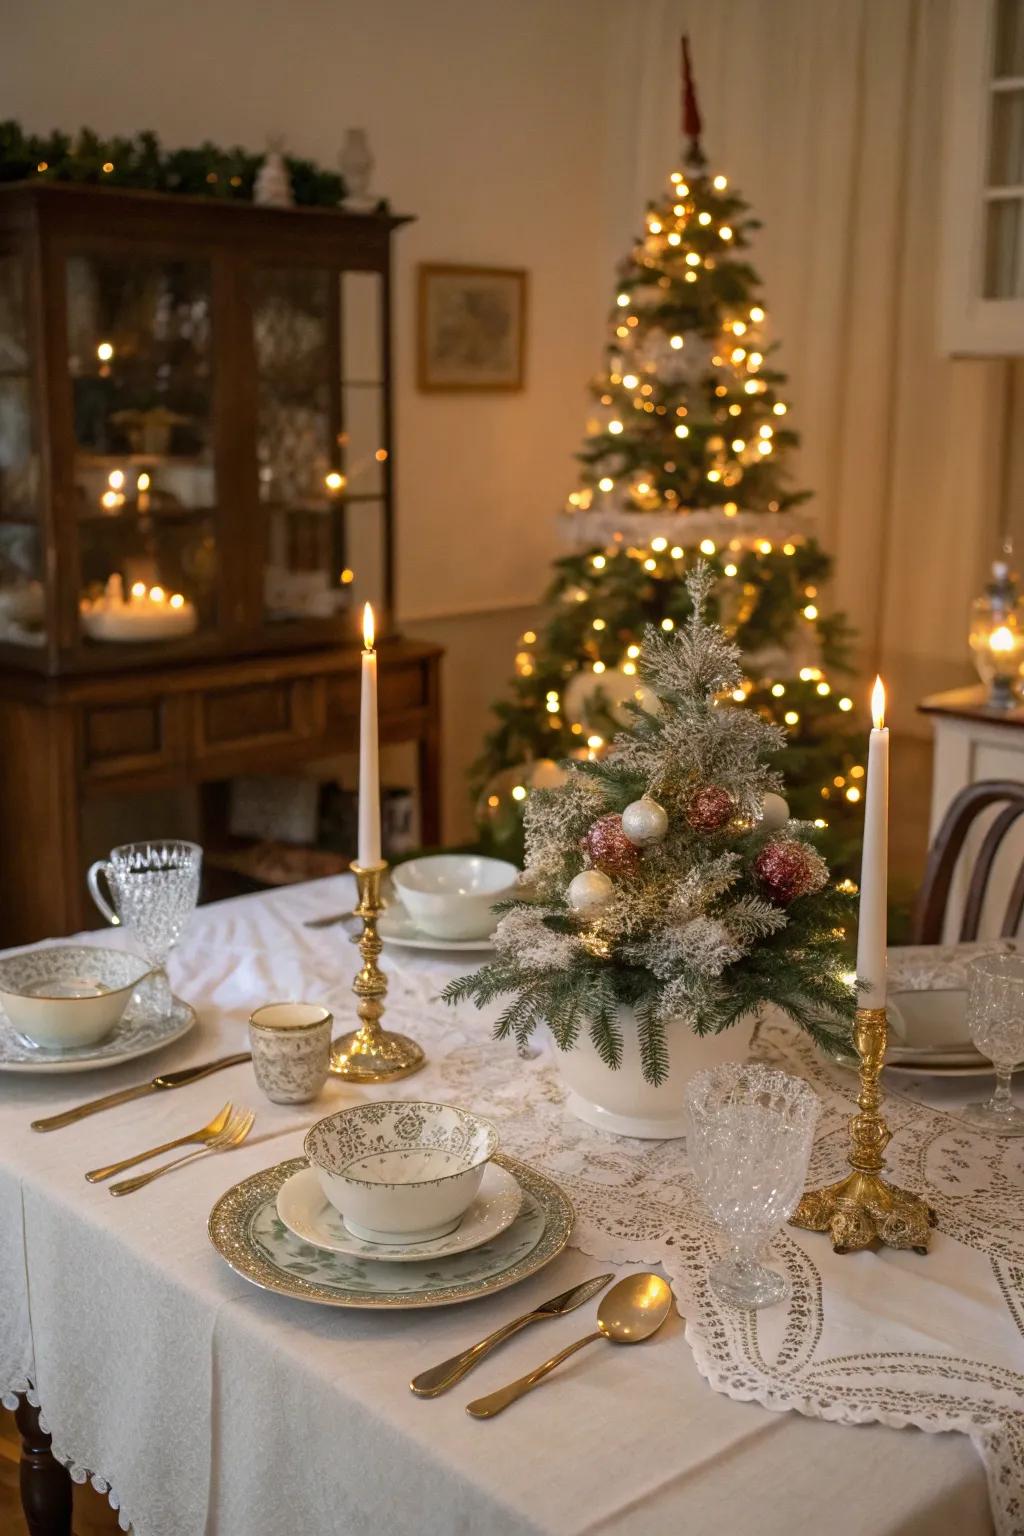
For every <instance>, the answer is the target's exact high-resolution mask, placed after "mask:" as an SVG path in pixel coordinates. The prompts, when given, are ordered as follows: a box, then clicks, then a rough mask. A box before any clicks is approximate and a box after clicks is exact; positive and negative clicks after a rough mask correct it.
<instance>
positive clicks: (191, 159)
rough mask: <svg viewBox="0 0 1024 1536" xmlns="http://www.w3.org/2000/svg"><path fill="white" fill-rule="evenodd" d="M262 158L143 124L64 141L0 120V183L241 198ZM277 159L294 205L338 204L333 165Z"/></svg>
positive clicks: (248, 195) (341, 186)
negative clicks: (186, 141) (171, 140)
mask: <svg viewBox="0 0 1024 1536" xmlns="http://www.w3.org/2000/svg"><path fill="white" fill-rule="evenodd" d="M263 159H264V157H263V155H262V154H252V153H251V152H250V151H249V150H247V149H242V148H241V147H239V146H238V145H236V146H235V147H234V148H232V149H222V148H221V147H220V146H219V145H216V144H211V143H210V142H209V140H207V141H205V142H204V143H202V144H200V145H198V146H196V147H195V148H184V149H172V150H165V149H164V148H163V146H162V145H161V143H160V140H159V139H158V138H157V136H156V134H155V133H153V132H152V131H151V130H145V131H143V132H141V133H137V134H135V135H133V136H131V137H125V136H123V135H115V136H114V137H110V138H105V137H103V136H102V135H100V134H97V133H95V132H94V131H93V130H92V129H91V128H82V129H80V130H79V132H78V133H77V134H76V135H75V137H74V139H73V140H72V139H71V138H70V137H69V135H68V134H66V133H61V132H59V131H54V132H52V133H46V134H37V133H26V132H25V131H24V129H23V128H22V127H21V124H20V123H17V122H15V121H13V120H8V121H7V122H0V182H7V181H37V182H38V181H42V182H53V181H57V182H75V183H77V184H78V185H80V186H104V187H122V188H124V187H127V188H134V189H137V190H144V191H149V192H175V193H181V194H184V195H187V196H189V197H215V198H220V199H221V200H226V201H229V202H246V203H247V202H251V201H252V194H253V185H254V183H255V180H256V174H257V172H258V171H259V168H260V166H261V164H262V163H263ZM284 161H285V165H286V166H287V167H288V173H289V176H290V178H291V186H292V196H293V197H294V199H295V202H296V204H297V205H299V206H300V207H301V206H303V205H305V206H307V207H327V208H336V207H337V206H338V204H339V202H340V201H341V199H342V197H343V196H344V194H345V183H344V181H343V179H342V177H341V176H339V175H338V173H337V172H336V171H326V170H324V169H323V167H322V166H319V165H317V164H316V162H315V161H313V160H305V159H302V158H301V157H299V156H296V155H286V156H285V157H284Z"/></svg>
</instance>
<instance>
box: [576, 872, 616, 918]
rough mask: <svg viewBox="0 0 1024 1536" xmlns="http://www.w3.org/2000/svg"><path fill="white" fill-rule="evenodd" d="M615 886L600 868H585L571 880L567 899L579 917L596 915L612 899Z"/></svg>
mask: <svg viewBox="0 0 1024 1536" xmlns="http://www.w3.org/2000/svg"><path fill="white" fill-rule="evenodd" d="M614 891H615V887H614V885H613V884H612V882H611V880H610V879H609V878H608V876H607V875H606V874H604V873H603V872H602V871H601V870H600V869H584V870H582V871H581V872H580V874H578V875H576V876H575V877H574V878H573V879H572V880H570V881H569V889H568V890H567V891H566V893H565V895H566V900H567V901H568V903H569V905H570V907H571V908H572V910H573V911H574V912H575V913H576V915H577V916H578V917H596V916H597V914H598V913H599V912H603V911H604V909H605V907H606V906H607V905H608V903H609V902H610V901H611V899H612V895H613V893H614Z"/></svg>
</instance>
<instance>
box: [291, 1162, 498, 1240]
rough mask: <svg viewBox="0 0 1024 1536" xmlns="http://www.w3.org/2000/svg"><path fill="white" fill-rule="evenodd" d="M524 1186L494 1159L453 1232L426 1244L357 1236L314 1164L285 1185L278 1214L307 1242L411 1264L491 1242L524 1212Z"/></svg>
mask: <svg viewBox="0 0 1024 1536" xmlns="http://www.w3.org/2000/svg"><path fill="white" fill-rule="evenodd" d="M522 1198H523V1194H522V1190H521V1189H520V1187H519V1184H518V1183H517V1181H516V1179H515V1177H514V1176H513V1175H512V1174H511V1173H510V1172H508V1170H507V1169H505V1168H499V1167H498V1165H497V1164H496V1163H494V1162H490V1163H488V1165H487V1167H486V1168H485V1169H484V1176H483V1181H482V1183H481V1185H480V1192H479V1194H478V1195H477V1197H476V1199H475V1200H474V1201H473V1204H472V1205H471V1206H470V1208H469V1210H468V1211H467V1212H466V1214H465V1216H463V1218H462V1220H461V1221H460V1222H459V1225H458V1226H457V1227H456V1228H455V1230H454V1232H449V1233H447V1235H446V1236H444V1237H435V1238H430V1239H428V1240H427V1241H426V1242H424V1243H368V1242H366V1241H364V1239H363V1238H360V1237H354V1236H353V1234H352V1233H351V1232H350V1231H349V1230H348V1228H347V1227H346V1225H345V1223H344V1221H343V1219H342V1217H341V1216H340V1215H339V1213H338V1212H337V1211H336V1210H335V1209H334V1207H333V1205H331V1204H330V1203H329V1202H328V1201H327V1199H326V1198H325V1196H324V1192H323V1190H322V1189H321V1188H320V1182H319V1180H318V1179H317V1176H316V1172H315V1170H314V1169H312V1168H302V1169H300V1171H299V1172H298V1173H293V1174H292V1175H291V1177H290V1178H289V1179H288V1180H287V1181H286V1182H285V1183H284V1184H282V1185H281V1188H280V1189H279V1190H278V1193H277V1214H278V1216H280V1218H281V1220H282V1221H283V1222H284V1224H285V1226H286V1227H287V1228H288V1230H289V1231H290V1232H293V1233H294V1234H295V1236H296V1237H299V1238H301V1239H302V1241H303V1242H305V1243H313V1244H314V1245H315V1247H317V1248H324V1249H326V1250H327V1251H328V1252H329V1253H342V1254H345V1255H346V1256H347V1257H348V1258H354V1259H386V1260H388V1261H389V1262H390V1263H392V1264H411V1263H413V1262H414V1261H416V1260H418V1259H438V1258H444V1257H446V1256H447V1255H448V1254H452V1253H465V1252H467V1251H468V1250H469V1249H470V1248H479V1247H480V1245H481V1244H482V1243H487V1242H490V1240H491V1239H492V1238H494V1237H497V1236H498V1234H499V1232H504V1230H505V1228H506V1227H510V1226H511V1225H512V1223H513V1222H514V1221H515V1219H516V1217H517V1216H518V1214H519V1207H520V1205H521V1204H522Z"/></svg>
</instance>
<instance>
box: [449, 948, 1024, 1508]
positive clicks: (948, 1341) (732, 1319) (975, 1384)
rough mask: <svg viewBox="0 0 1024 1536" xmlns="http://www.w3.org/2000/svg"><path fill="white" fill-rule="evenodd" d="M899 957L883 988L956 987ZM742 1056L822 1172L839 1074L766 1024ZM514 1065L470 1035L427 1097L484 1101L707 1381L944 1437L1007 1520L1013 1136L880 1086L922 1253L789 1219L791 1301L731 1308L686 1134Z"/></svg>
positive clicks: (893, 1162)
mask: <svg viewBox="0 0 1024 1536" xmlns="http://www.w3.org/2000/svg"><path fill="white" fill-rule="evenodd" d="M913 960H914V954H913V952H912V951H908V952H905V953H904V955H903V957H902V959H901V961H900V962H899V964H900V970H899V974H900V981H901V985H903V986H913V985H928V986H935V985H936V984H945V985H957V984H958V983H959V971H960V968H962V964H963V955H962V952H960V951H957V952H953V953H951V954H950V955H948V956H947V957H946V960H947V962H948V963H947V964H945V965H944V964H943V961H942V959H941V958H940V956H939V955H938V954H936V952H935V951H932V952H931V953H930V954H929V955H928V958H927V980H924V979H923V974H924V973H921V972H919V971H917V970H916V969H915V966H914V964H913ZM752 1054H753V1055H754V1056H756V1057H758V1058H759V1059H761V1060H764V1061H766V1062H768V1063H770V1064H771V1065H773V1066H778V1067H781V1068H783V1069H784V1070H786V1071H788V1072H792V1073H794V1074H796V1075H798V1076H801V1077H804V1078H806V1079H807V1080H808V1081H809V1082H811V1083H812V1084H813V1086H814V1088H815V1089H816V1091H817V1092H818V1094H819V1095H820V1097H821V1100H822V1113H821V1119H820V1122H819V1127H818V1133H817V1136H816V1140H815V1148H814V1154H813V1158H812V1163H811V1170H810V1184H811V1186H812V1187H814V1186H817V1185H819V1184H826V1183H830V1182H832V1181H833V1180H835V1179H837V1178H839V1177H840V1176H841V1175H842V1174H844V1173H845V1172H846V1171H847V1167H846V1156H847V1150H848V1135H849V1133H848V1123H849V1119H850V1116H851V1113H852V1112H853V1099H854V1096H855V1094H856V1077H855V1076H854V1074H852V1073H849V1072H845V1071H843V1070H842V1069H841V1068H838V1067H833V1066H832V1065H830V1064H829V1063H826V1062H825V1061H823V1059H822V1058H821V1056H820V1054H819V1053H818V1052H817V1051H816V1050H815V1048H814V1047H813V1046H812V1045H811V1044H810V1043H809V1042H808V1040H807V1038H806V1037H805V1036H804V1035H803V1034H802V1033H801V1032H800V1031H799V1030H798V1029H797V1028H796V1027H795V1026H793V1025H790V1024H788V1023H786V1022H784V1021H782V1020H781V1019H777V1018H772V1019H770V1020H769V1021H767V1022H766V1023H765V1024H763V1025H761V1026H760V1028H759V1029H758V1031H757V1033H756V1035H755V1038H754V1042H753V1047H752ZM517 1068H518V1069H517V1070H514V1071H512V1070H510V1064H509V1060H508V1057H507V1055H506V1053H505V1051H504V1050H502V1049H501V1048H498V1047H496V1046H495V1045H494V1044H493V1043H491V1042H489V1041H487V1040H482V1041H481V1042H480V1043H479V1044H476V1045H467V1046H465V1047H463V1048H462V1049H459V1050H456V1051H453V1052H452V1053H451V1054H450V1055H449V1056H448V1058H447V1059H446V1060H444V1061H442V1062H440V1063H438V1064H437V1066H436V1067H434V1068H433V1069H432V1071H433V1073H435V1074H436V1079H437V1085H438V1087H439V1088H440V1089H441V1090H442V1092H443V1096H444V1097H445V1098H450V1099H453V1100H457V1101H458V1102H461V1103H470V1104H472V1105H473V1107H474V1108H475V1109H476V1110H478V1111H479V1112H480V1113H482V1114H490V1115H492V1116H493V1117H494V1118H495V1119H496V1120H497V1121H498V1122H499V1124H500V1129H501V1135H502V1144H503V1145H504V1146H505V1147H506V1148H507V1149H508V1150H509V1151H510V1152H513V1153H514V1154H515V1155H516V1156H519V1157H523V1158H525V1159H526V1160H527V1161H529V1162H532V1163H534V1164H536V1165H537V1166H538V1167H540V1168H543V1169H544V1170H545V1171H546V1172H547V1173H550V1174H551V1175H552V1176H553V1177H555V1178H557V1179H558V1180H559V1181H560V1182H561V1183H562V1185H563V1186H564V1188H565V1189H566V1190H567V1191H568V1192H569V1194H570V1195H571V1197H572V1200H573V1202H574V1204H575V1206H576V1210H577V1224H576V1227H575V1231H574V1235H573V1243H574V1244H575V1245H576V1246H578V1247H580V1248H582V1249H583V1250H584V1251H585V1252H586V1253H589V1254H591V1255H593V1257H595V1258H597V1259H600V1260H602V1261H608V1262H611V1263H647V1264H651V1263H660V1264H661V1265H663V1266H664V1269H665V1271H666V1273H667V1274H668V1275H669V1276H670V1278H671V1280H672V1283H673V1286H674V1288H675V1291H676V1295H677V1298H678V1302H679V1308H680V1311H681V1312H682V1313H684V1314H685V1316H686V1319H687V1339H688V1341H689V1343H690V1345H691V1347H692V1350H693V1354H694V1359H695V1361H696V1364H697V1366H698V1369H699V1370H700V1372H701V1374H702V1375H703V1376H704V1377H705V1378H706V1379H707V1381H708V1382H709V1383H710V1384H711V1386H712V1387H714V1388H715V1390H716V1391H719V1392H724V1393H725V1394H727V1395H728V1396H729V1397H733V1398H738V1399H741V1400H753V1401H757V1402H759V1403H762V1404H763V1405H764V1406H765V1407H766V1408H771V1409H777V1410H783V1409H795V1410H796V1411H797V1412H799V1413H803V1414H807V1415H809V1416H811V1417H815V1418H823V1419H830V1420H833V1421H835V1422H839V1423H847V1424H858V1423H864V1422H868V1421H876V1422H879V1423H883V1424H888V1425H891V1426H893V1427H897V1428H902V1427H906V1426H911V1425H912V1426H916V1427H917V1428H919V1429H923V1430H929V1431H938V1430H958V1431H961V1432H962V1433H964V1434H967V1435H969V1436H970V1437H971V1439H972V1441H973V1442H974V1444H975V1446H976V1448H977V1450H978V1452H979V1454H980V1455H981V1457H982V1459H983V1461H984V1464H985V1467H986V1471H987V1475H988V1481H989V1491H990V1497H991V1501H992V1510H993V1518H994V1520H995V1524H996V1529H997V1531H998V1532H999V1533H1000V1536H1009V1533H1011V1532H1012V1533H1020V1532H1024V1139H1014V1138H1002V1139H1001V1138H997V1137H993V1136H988V1135H985V1134H981V1133H978V1132H975V1131H973V1130H971V1129H970V1128H969V1127H968V1126H967V1125H966V1124H965V1123H964V1122H963V1121H962V1120H961V1119H959V1118H958V1117H957V1116H956V1114H955V1113H954V1112H951V1111H945V1110H941V1109H935V1108H934V1107H930V1106H929V1105H927V1104H923V1103H920V1102H918V1101H917V1100H915V1098H913V1097H912V1096H909V1095H908V1094H906V1093H903V1092H889V1093H888V1094H887V1097H886V1104H885V1109H886V1116H887V1119H888V1121H889V1124H890V1127H891V1128H892V1130H893V1132H894V1137H893V1141H892V1143H891V1145H890V1147H889V1149H888V1153H887V1158H888V1167H889V1170H890V1173H891V1176H892V1178H893V1179H894V1181H895V1182H896V1183H899V1184H901V1185H903V1186H905V1187H906V1188H908V1189H912V1190H914V1191H916V1192H917V1193H919V1194H921V1195H923V1196H924V1197H925V1198H926V1199H927V1201H928V1203H929V1204H930V1205H931V1206H933V1207H934V1209H935V1211H936V1213H937V1215H938V1230H937V1233H936V1235H935V1237H934V1239H933V1247H932V1251H931V1252H930V1253H929V1254H928V1255H927V1256H921V1255H918V1254H914V1253H910V1252H906V1253H902V1252H901V1253H896V1252H893V1251H891V1250H883V1251H881V1252H878V1253H862V1254H845V1255H836V1254H834V1253H833V1252H832V1249H831V1246H830V1243H829V1241H828V1239H827V1237H826V1236H824V1235H823V1234H817V1233H807V1232H798V1231H797V1230H796V1229H794V1228H787V1229H786V1231H785V1232H784V1233H783V1234H782V1235H781V1236H780V1237H779V1239H778V1240H777V1241H776V1243H775V1245H774V1253H773V1262H775V1263H777V1264H778V1265H779V1266H780V1267H782V1268H783V1269H784V1270H785V1271H786V1273H787V1274H788V1276H789V1279H790V1282H791V1285H792V1296H791V1299H790V1301H789V1303H788V1304H787V1305H785V1306H782V1307H775V1308H770V1309H766V1310H765V1311H762V1312H756V1313H753V1312H745V1311H739V1310H736V1309H733V1308H729V1307H727V1306H725V1305H724V1304H723V1303H722V1302H720V1301H719V1300H718V1298H717V1297H716V1296H715V1295H714V1293H713V1292H712V1290H711V1288H710V1286H709V1285H708V1282H707V1274H708V1270H709V1268H710V1266H711V1264H712V1263H713V1261H714V1260H715V1258H716V1257H717V1256H718V1254H719V1252H720V1238H719V1237H718V1235H717V1232H716V1229H715V1228H714V1226H713V1224H712V1223H711V1221H710V1219H709V1217H708V1216H707V1213H706V1212H705V1210H704V1208H703V1206H702V1204H701V1202H700V1200H699V1199H698V1197H697V1196H696V1193H695V1191H694V1188H693V1183H692V1180H691V1178H690V1173H689V1169H688V1165H687V1160H686V1150H685V1143H684V1142H682V1141H665V1142H643V1141H637V1140H632V1139H625V1138H613V1137H611V1136H608V1135H605V1134H603V1133H601V1132H599V1131H595V1130H593V1129H591V1128H590V1127H589V1126H586V1125H584V1124H582V1123H581V1122H579V1121H577V1120H575V1119H574V1118H572V1117H571V1116H570V1115H569V1114H568V1113H567V1111H566V1109H565V1107H564V1104H563V1096H564V1095H563V1089H562V1087H561V1084H560V1081H559V1077H558V1073H557V1068H556V1066H555V1064H554V1062H553V1060H552V1059H551V1057H550V1055H548V1054H547V1053H545V1054H544V1055H542V1056H539V1057H537V1058H535V1059H534V1060H532V1061H523V1062H519V1063H518V1064H517ZM424 1086H425V1087H426V1084H424ZM980 1087H981V1091H982V1092H986V1093H987V1092H988V1091H989V1089H990V1087H991V1083H990V1081H989V1080H988V1079H985V1078H982V1079H981V1080H980Z"/></svg>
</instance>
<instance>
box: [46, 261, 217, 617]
mask: <svg viewBox="0 0 1024 1536" xmlns="http://www.w3.org/2000/svg"><path fill="white" fill-rule="evenodd" d="M67 306H68V312H67V322H68V368H69V372H70V375H71V387H72V402H73V413H74V452H75V457H74V488H75V498H76V510H77V516H78V526H79V547H80V552H81V590H80V598H79V614H80V621H81V628H82V632H83V634H84V636H85V638H86V642H87V643H88V644H90V645H93V644H95V645H105V646H109V645H116V644H136V643H139V642H164V643H167V642H170V641H177V640H182V639H185V638H187V637H188V636H189V635H191V634H193V633H194V632H195V631H196V630H202V629H208V628H212V627H213V626H214V625H215V624H216V622H217V612H216V604H217V487H216V475H215V469H214V452H213V420H212V383H213V380H212V372H213V370H212V361H211V357H212V348H211V272H210V266H209V263H207V262H204V261H179V260H174V259H155V258H152V257H141V256H137V255H134V254H133V255H128V254H125V255H123V256H122V255H117V256H109V255H100V254H89V253H81V254H76V255H73V256H71V257H70V258H69V260H68V264H67Z"/></svg>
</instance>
